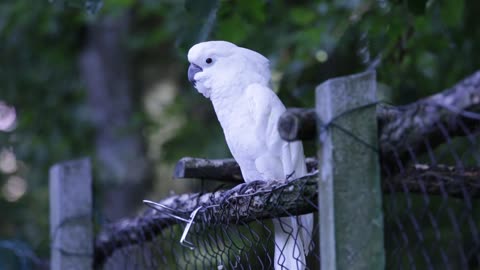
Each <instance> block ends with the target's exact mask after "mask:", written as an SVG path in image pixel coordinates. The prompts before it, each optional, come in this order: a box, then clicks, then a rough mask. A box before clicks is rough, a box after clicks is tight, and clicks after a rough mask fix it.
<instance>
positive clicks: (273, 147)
mask: <svg viewBox="0 0 480 270" xmlns="http://www.w3.org/2000/svg"><path fill="white" fill-rule="evenodd" d="M206 58H212V59H213V63H212V64H206V63H205V62H204V61H205V59H206ZM188 59H189V61H190V63H194V64H196V65H198V66H200V67H201V68H202V69H203V70H202V71H201V72H198V73H197V74H196V75H195V80H196V86H195V87H196V88H197V89H198V91H199V92H201V93H203V94H204V95H205V93H207V94H208V95H206V96H207V97H209V98H210V99H211V101H212V104H213V107H214V109H215V112H216V114H217V118H218V120H219V122H220V124H221V126H222V128H223V132H224V134H225V138H226V141H227V144H228V147H229V149H230V151H231V153H232V155H233V157H234V158H235V160H236V161H237V162H238V164H239V165H240V169H241V171H242V175H243V177H244V179H245V181H247V182H248V181H253V180H264V181H271V180H286V179H287V177H292V178H298V177H300V176H303V175H305V174H307V169H306V166H305V157H304V153H303V147H302V143H301V142H292V143H288V142H286V141H284V140H282V139H281V138H280V135H279V133H278V130H277V123H278V119H279V118H280V116H281V114H282V113H283V112H284V111H285V110H286V109H285V106H284V105H283V104H282V102H281V101H280V99H279V98H278V97H277V95H276V94H275V93H274V92H273V91H272V90H271V89H270V88H269V87H268V83H269V81H270V77H271V76H270V70H269V66H268V60H267V59H266V58H265V57H263V56H262V55H260V54H258V53H257V52H254V51H251V50H248V49H245V48H240V47H237V46H236V45H234V44H232V43H229V42H224V41H210V42H204V43H199V44H197V45H195V46H193V47H192V48H191V49H190V51H189V54H188ZM274 229H275V269H304V268H305V266H306V254H308V252H309V251H310V248H309V247H310V242H311V235H312V230H313V216H312V215H311V214H308V215H303V216H300V217H286V218H280V219H275V220H274Z"/></svg>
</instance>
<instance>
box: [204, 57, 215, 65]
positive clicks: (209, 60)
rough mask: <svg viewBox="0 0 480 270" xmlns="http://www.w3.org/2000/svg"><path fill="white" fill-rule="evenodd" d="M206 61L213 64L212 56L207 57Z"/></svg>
mask: <svg viewBox="0 0 480 270" xmlns="http://www.w3.org/2000/svg"><path fill="white" fill-rule="evenodd" d="M205 62H207V64H211V63H212V62H213V60H212V58H207V60H205Z"/></svg>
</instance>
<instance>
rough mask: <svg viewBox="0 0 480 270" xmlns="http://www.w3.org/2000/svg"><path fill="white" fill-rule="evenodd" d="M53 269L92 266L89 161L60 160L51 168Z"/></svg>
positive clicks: (51, 261) (90, 267) (73, 268)
mask: <svg viewBox="0 0 480 270" xmlns="http://www.w3.org/2000/svg"><path fill="white" fill-rule="evenodd" d="M49 188H50V236H51V260H50V269H52V270H63V269H70V270H76V269H78V270H85V269H92V267H93V239H94V238H93V219H92V174H91V165H90V160H89V159H87V158H85V159H79V160H74V161H68V162H62V163H59V164H56V165H54V166H53V167H52V168H51V169H50V187H49Z"/></svg>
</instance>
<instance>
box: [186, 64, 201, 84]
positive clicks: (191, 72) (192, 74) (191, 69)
mask: <svg viewBox="0 0 480 270" xmlns="http://www.w3.org/2000/svg"><path fill="white" fill-rule="evenodd" d="M200 71H203V69H202V68H201V67H199V66H197V65H195V64H190V66H189V67H188V80H189V81H190V82H191V83H192V84H193V86H195V79H194V77H195V74H197V72H200Z"/></svg>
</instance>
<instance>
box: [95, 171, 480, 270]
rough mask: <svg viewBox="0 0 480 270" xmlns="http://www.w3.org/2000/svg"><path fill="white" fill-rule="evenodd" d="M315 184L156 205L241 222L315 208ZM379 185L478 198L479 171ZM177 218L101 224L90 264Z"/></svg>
mask: <svg viewBox="0 0 480 270" xmlns="http://www.w3.org/2000/svg"><path fill="white" fill-rule="evenodd" d="M317 182H318V174H310V175H307V176H304V177H302V178H299V179H296V180H292V181H290V182H286V183H285V182H278V181H271V182H264V181H256V182H250V183H243V184H240V185H238V186H236V187H234V188H233V189H230V190H221V191H216V192H212V193H204V194H199V193H196V194H183V195H175V196H172V197H169V198H167V199H165V200H162V201H160V202H159V203H161V204H163V205H165V206H167V207H169V208H173V209H175V210H176V211H177V212H176V213H175V214H176V215H179V216H187V217H188V216H189V214H190V213H191V212H192V211H193V210H195V209H196V208H198V207H199V206H202V207H203V208H202V210H201V211H200V213H199V214H198V215H197V216H196V220H198V221H200V222H203V223H208V224H219V223H222V224H244V223H247V222H249V221H253V220H261V219H271V218H274V217H284V216H291V215H299V214H305V213H311V212H316V211H317ZM382 188H383V192H384V193H394V192H399V193H400V194H404V192H405V191H408V192H410V193H421V194H432V195H442V196H452V197H459V198H464V197H465V196H471V197H480V169H479V168H474V169H470V170H464V171H458V170H455V169H454V168H452V167H446V166H437V167H429V166H427V165H417V166H415V167H412V168H409V169H407V170H405V173H404V174H402V175H397V176H395V177H393V178H392V179H386V180H384V181H383V185H382ZM465 190H468V193H466V192H464V191H465ZM467 194H469V195H467ZM178 222H179V221H178V220H176V219H175V218H173V217H172V216H169V215H168V214H167V213H166V212H158V211H147V212H146V213H145V214H144V215H143V216H140V217H136V218H133V219H124V220H122V221H120V222H117V223H114V224H110V225H108V226H105V227H104V228H103V229H102V231H101V232H100V233H99V234H98V235H97V237H96V241H95V265H96V266H101V265H102V264H103V263H104V261H105V260H106V258H108V257H109V256H110V255H111V254H112V253H113V252H114V251H115V250H116V249H120V248H123V247H126V246H129V245H134V244H138V243H144V242H146V241H152V240H153V239H154V238H155V237H156V235H158V234H160V232H161V231H162V230H163V229H165V228H167V227H169V226H172V225H174V224H177V223H178ZM145 232H149V233H145Z"/></svg>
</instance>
